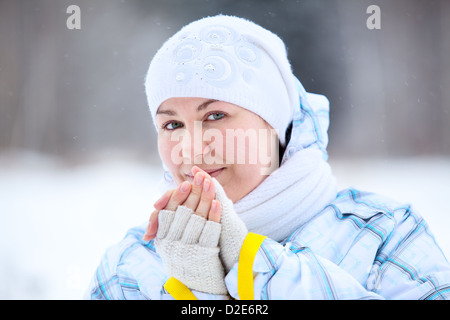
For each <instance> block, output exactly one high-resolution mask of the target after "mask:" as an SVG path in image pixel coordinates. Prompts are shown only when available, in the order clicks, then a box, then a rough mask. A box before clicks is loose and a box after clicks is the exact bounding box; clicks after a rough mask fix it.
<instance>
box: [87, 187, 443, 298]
mask: <svg viewBox="0 0 450 320" xmlns="http://www.w3.org/2000/svg"><path fill="white" fill-rule="evenodd" d="M145 228H146V225H143V226H140V227H137V228H133V229H131V230H130V231H129V232H128V233H127V235H126V236H125V238H124V239H123V240H122V241H120V242H119V243H118V244H117V245H115V246H113V247H111V248H109V249H108V250H107V251H106V253H105V255H104V257H103V258H102V260H101V263H100V265H99V267H98V269H97V270H96V272H95V275H94V277H93V279H92V283H91V285H90V287H89V289H88V291H87V292H86V298H88V299H172V297H171V296H170V295H169V294H168V293H167V292H166V291H165V290H164V288H163V284H164V283H165V281H166V280H167V279H168V278H169V275H167V274H166V273H165V272H164V269H163V266H162V261H161V259H160V257H159V256H158V254H157V253H156V251H155V247H154V245H153V241H150V242H144V241H143V240H142V236H143V234H144V231H145ZM237 265H238V263H236V265H235V266H234V267H233V269H232V270H231V271H230V272H229V273H228V274H227V276H226V279H225V281H226V285H227V288H228V292H229V296H215V295H210V294H206V293H202V292H195V291H194V292H193V293H194V294H195V295H196V296H197V297H198V298H199V299H227V298H230V297H231V298H235V299H238V298H239V296H238V293H237ZM253 271H254V272H255V274H256V278H255V280H254V292H255V299H414V300H415V299H428V300H435V299H436V300H437V299H448V298H450V265H449V263H448V262H447V260H446V258H445V256H444V254H443V252H442V251H441V249H440V248H439V246H438V244H437V243H436V241H435V239H434V237H433V235H432V233H431V232H430V230H429V228H428V226H427V224H426V222H425V220H424V219H423V218H422V217H421V216H420V215H419V214H417V213H416V212H414V211H413V210H412V209H411V207H410V206H407V205H401V204H399V203H396V202H394V201H392V200H390V199H386V198H383V197H380V196H379V195H376V194H373V193H367V192H362V191H358V190H354V189H347V190H343V191H341V192H340V193H339V194H338V196H337V198H336V199H335V201H333V202H332V203H331V204H330V205H329V206H327V207H326V208H325V209H324V210H323V211H322V212H321V213H320V214H319V215H317V216H316V217H315V218H314V219H313V220H311V221H310V222H308V223H307V224H306V225H304V226H303V227H301V228H300V229H298V230H296V231H295V232H294V233H293V234H292V235H291V236H290V237H289V238H288V239H286V240H285V241H283V242H281V243H278V242H276V241H273V240H271V239H266V240H265V241H264V242H263V244H262V245H261V247H260V249H259V251H258V253H257V255H256V258H255V262H254V265H253Z"/></svg>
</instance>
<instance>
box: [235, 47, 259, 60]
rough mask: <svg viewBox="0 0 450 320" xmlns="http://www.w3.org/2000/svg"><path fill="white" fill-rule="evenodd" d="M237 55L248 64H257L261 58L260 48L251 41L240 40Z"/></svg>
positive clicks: (236, 49)
mask: <svg viewBox="0 0 450 320" xmlns="http://www.w3.org/2000/svg"><path fill="white" fill-rule="evenodd" d="M235 51H236V55H237V56H238V57H239V59H240V60H241V61H242V62H244V63H247V64H252V65H257V64H258V63H259V60H260V49H259V48H258V47H257V46H255V45H253V44H251V43H249V42H240V43H239V44H238V45H237V46H236V48H235Z"/></svg>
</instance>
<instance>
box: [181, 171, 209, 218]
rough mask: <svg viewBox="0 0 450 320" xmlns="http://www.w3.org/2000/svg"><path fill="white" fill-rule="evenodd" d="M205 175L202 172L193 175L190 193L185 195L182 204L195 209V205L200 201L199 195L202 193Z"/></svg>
mask: <svg viewBox="0 0 450 320" xmlns="http://www.w3.org/2000/svg"><path fill="white" fill-rule="evenodd" d="M204 178H205V176H204V174H203V173H202V172H198V173H197V174H196V175H195V176H194V180H193V181H192V188H191V193H190V194H189V196H188V197H187V199H186V201H185V202H183V206H186V207H188V208H189V209H191V210H192V211H194V212H195V211H196V210H197V206H198V204H199V202H200V196H201V195H202V189H203V180H204Z"/></svg>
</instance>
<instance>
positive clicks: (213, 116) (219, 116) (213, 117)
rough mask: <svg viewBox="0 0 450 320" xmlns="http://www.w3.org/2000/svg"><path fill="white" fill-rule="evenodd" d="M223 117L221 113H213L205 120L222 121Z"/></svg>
mask: <svg viewBox="0 0 450 320" xmlns="http://www.w3.org/2000/svg"><path fill="white" fill-rule="evenodd" d="M224 116H225V114H223V113H221V112H214V113H211V114H210V115H209V116H208V117H207V118H206V119H207V120H219V119H222V118H223V117H224Z"/></svg>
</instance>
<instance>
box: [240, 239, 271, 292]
mask: <svg viewBox="0 0 450 320" xmlns="http://www.w3.org/2000/svg"><path fill="white" fill-rule="evenodd" d="M265 238H267V237H266V236H262V235H259V234H256V233H252V232H250V233H249V234H248V235H247V237H246V238H245V240H244V244H243V245H242V248H241V253H240V254H239V264H238V294H239V299H240V300H253V299H254V298H255V295H254V293H253V261H254V260H255V256H256V253H257V252H258V249H259V247H260V246H261V244H262V243H263V241H264V239H265Z"/></svg>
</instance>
